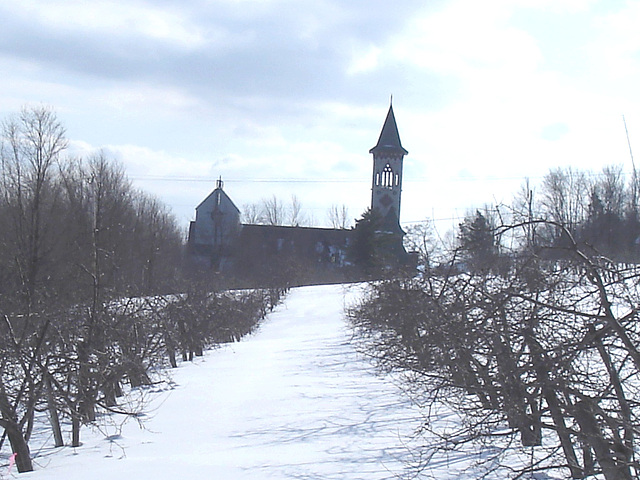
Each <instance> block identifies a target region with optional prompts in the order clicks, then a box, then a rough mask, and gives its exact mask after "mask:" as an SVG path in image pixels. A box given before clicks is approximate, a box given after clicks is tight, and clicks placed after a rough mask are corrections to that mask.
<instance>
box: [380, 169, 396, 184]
mask: <svg viewBox="0 0 640 480" xmlns="http://www.w3.org/2000/svg"><path fill="white" fill-rule="evenodd" d="M393 177H394V175H393V169H392V168H391V165H389V164H388V163H387V164H386V165H385V166H384V169H383V170H382V186H383V187H385V188H393V183H394V178H393Z"/></svg>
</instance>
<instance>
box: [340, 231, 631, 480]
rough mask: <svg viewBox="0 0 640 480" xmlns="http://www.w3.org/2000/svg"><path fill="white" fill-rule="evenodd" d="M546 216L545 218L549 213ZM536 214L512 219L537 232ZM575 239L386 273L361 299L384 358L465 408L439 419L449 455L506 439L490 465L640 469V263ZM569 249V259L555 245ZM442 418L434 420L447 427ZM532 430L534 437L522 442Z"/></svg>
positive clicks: (616, 479) (361, 324) (364, 327)
mask: <svg viewBox="0 0 640 480" xmlns="http://www.w3.org/2000/svg"><path fill="white" fill-rule="evenodd" d="M536 222H539V223H541V224H542V223H546V222H544V221H537V220H536ZM528 227H529V225H524V224H518V225H503V226H498V227H497V229H498V233H500V230H513V229H517V230H519V231H520V232H521V234H522V235H526V234H527V233H526V232H528V231H530V230H529V229H528ZM550 227H553V228H554V229H556V228H558V229H560V230H562V235H563V236H564V237H565V238H567V243H566V244H563V246H561V247H557V246H554V245H553V244H551V245H546V246H544V248H543V250H542V251H540V250H538V251H537V252H531V251H528V252H527V253H526V254H522V255H521V256H519V257H517V258H516V259H514V261H513V263H512V264H511V266H510V270H509V271H503V272H501V274H500V275H497V274H487V272H486V271H483V272H469V273H463V274H461V273H459V272H455V273H454V274H446V271H443V272H441V273H444V274H441V275H429V276H422V277H413V278H407V279H395V280H392V281H388V282H382V283H380V282H377V283H375V284H373V285H372V286H371V294H370V296H369V297H367V298H366V299H365V300H364V301H363V302H362V304H361V305H359V306H358V307H357V308H356V309H355V310H354V311H353V312H352V318H353V319H354V322H355V325H356V326H357V327H358V328H359V329H360V331H361V332H364V334H365V335H368V338H369V339H370V340H369V342H375V345H376V347H377V352H378V355H379V358H380V361H381V362H383V364H385V365H387V366H389V367H391V368H401V369H403V370H405V371H410V372H413V374H412V375H411V377H410V378H411V379H413V381H414V382H417V383H414V385H412V386H411V387H410V388H411V390H412V391H414V392H416V391H420V398H422V399H424V400H425V401H426V402H427V403H428V402H433V403H434V404H435V403H438V402H439V403H440V404H442V403H445V404H446V405H448V406H449V407H450V408H452V409H453V410H454V411H456V412H458V414H459V415H460V416H461V418H462V420H461V422H460V428H459V429H456V430H455V431H453V432H450V433H447V432H442V431H435V432H434V433H435V434H436V435H437V436H438V438H439V439H441V440H442V443H440V445H441V446H442V448H444V449H445V450H446V452H447V453H446V454H447V455H449V454H450V452H451V451H452V450H455V449H460V448H462V445H464V444H465V443H467V442H469V443H471V444H473V445H474V448H476V447H480V446H482V445H487V444H489V445H494V446H496V447H497V449H494V450H493V454H492V455H490V456H489V457H487V456H485V457H484V458H490V459H491V460H490V462H488V463H487V464H486V468H487V469H494V470H498V471H500V474H501V475H503V476H504V477H511V478H522V477H523V476H525V475H528V474H530V473H534V472H537V471H543V470H549V471H553V470H555V471H564V472H566V473H565V474H568V475H569V476H571V478H576V479H578V478H580V479H581V478H586V477H590V476H594V475H602V476H603V477H604V478H605V479H607V480H621V479H622V480H630V479H631V478H636V476H637V475H638V462H637V460H636V458H635V452H636V450H637V445H638V441H637V434H636V432H637V430H638V427H640V420H639V419H640V404H638V403H637V402H634V401H633V400H632V399H633V398H635V397H636V395H637V394H638V387H637V385H638V382H639V381H640V351H639V350H638V347H637V345H638V343H639V341H640V328H639V327H638V321H637V320H638V319H637V316H638V313H637V312H638V306H637V300H636V299H637V298H638V296H639V295H640V291H639V287H638V279H640V270H639V269H638V268H636V267H635V266H634V267H627V268H625V267H623V266H620V265H617V264H615V263H612V262H610V261H608V260H607V259H606V258H604V257H601V256H598V255H596V254H594V253H593V252H592V251H585V250H583V249H582V248H581V247H580V245H579V243H578V242H577V241H576V240H575V239H574V238H573V235H572V234H571V233H570V232H569V231H568V230H567V229H566V228H565V227H563V226H562V225H559V224H554V225H550ZM559 248H561V249H563V250H564V255H563V257H562V258H563V260H562V261H561V262H558V261H556V260H553V258H555V257H554V256H553V255H552V256H547V255H546V254H544V252H545V251H547V250H548V251H552V250H556V249H559ZM431 420H432V421H431V422H429V424H428V425H427V426H425V429H426V430H427V431H428V430H429V429H430V428H437V427H433V426H437V422H436V421H433V420H434V419H431ZM516 444H519V445H520V446H521V448H518V447H516Z"/></svg>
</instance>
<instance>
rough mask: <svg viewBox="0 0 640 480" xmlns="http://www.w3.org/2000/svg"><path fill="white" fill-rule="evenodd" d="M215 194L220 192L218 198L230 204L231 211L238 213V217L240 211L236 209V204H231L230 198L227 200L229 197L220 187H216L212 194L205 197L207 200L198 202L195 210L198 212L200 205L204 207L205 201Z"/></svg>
mask: <svg viewBox="0 0 640 480" xmlns="http://www.w3.org/2000/svg"><path fill="white" fill-rule="evenodd" d="M216 192H220V196H221V197H222V198H225V199H226V200H227V201H228V202H229V203H230V204H231V206H232V207H233V209H234V210H236V212H238V215H240V209H239V208H238V207H236V204H235V203H233V200H231V198H229V195H227V194H226V193H225V191H224V190H222V187H221V186H218V187H217V188H216V189H215V190H214V191H213V192H211V193H210V194H209V195H207V198H205V199H204V200H203V201H201V202H200V204H199V205H198V206H197V207H196V210H198V209H199V208H200V207H202V205H204V204H205V203H206V202H207V200H209V198H211V197H212V196H214V195H215V194H216Z"/></svg>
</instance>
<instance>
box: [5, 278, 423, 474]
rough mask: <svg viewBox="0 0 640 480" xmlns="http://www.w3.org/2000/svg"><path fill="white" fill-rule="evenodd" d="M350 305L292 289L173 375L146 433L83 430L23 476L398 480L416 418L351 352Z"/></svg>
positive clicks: (339, 297)
mask: <svg viewBox="0 0 640 480" xmlns="http://www.w3.org/2000/svg"><path fill="white" fill-rule="evenodd" d="M349 298H350V293H349V292H348V291H347V290H345V288H344V287H342V286H340V285H336V286H318V287H304V288H298V289H294V290H293V291H292V292H291V293H290V294H289V296H288V297H287V298H286V300H285V303H284V304H283V305H281V306H280V307H279V308H278V309H277V310H276V311H275V312H274V313H272V314H271V315H270V316H269V317H268V318H267V320H266V321H265V322H264V324H263V325H262V327H261V328H260V330H259V331H258V332H257V333H256V334H255V335H253V336H251V337H249V338H247V339H245V340H244V341H242V342H239V343H236V344H231V345H228V346H224V347H223V348H221V349H218V350H214V351H210V352H208V353H207V354H206V357H205V360H204V361H198V362H195V363H194V364H183V365H181V366H180V368H178V369H177V370H176V371H175V372H174V381H175V383H176V388H175V389H173V390H171V391H170V392H169V393H164V394H160V397H159V400H158V401H156V407H155V410H154V411H153V412H152V413H151V414H150V415H149V417H150V418H148V419H147V420H146V421H145V425H144V429H140V428H139V427H138V425H137V424H136V423H135V422H129V423H128V424H127V425H126V426H125V428H124V429H123V431H122V433H121V436H120V437H118V438H116V439H115V440H114V439H112V440H107V439H105V437H104V435H102V434H100V433H99V432H94V433H92V432H91V431H90V430H89V429H85V430H83V441H84V445H83V447H81V448H79V449H77V450H75V451H74V449H71V448H69V447H64V448H63V450H62V451H60V450H58V451H56V452H55V453H54V452H53V451H52V450H50V449H43V450H42V451H41V452H40V454H39V456H38V458H36V465H37V468H38V470H37V471H36V472H33V473H30V474H26V475H21V476H20V478H29V479H34V480H42V479H65V480H75V479H78V480H79V479H83V480H84V479H87V478H91V479H93V480H100V479H112V478H113V479H116V478H118V479H127V478H136V479H154V480H165V479H189V480H199V479H207V480H210V479H224V480H233V479H345V480H346V479H349V480H355V479H366V480H374V479H385V478H398V477H399V476H402V474H403V471H404V468H405V466H404V464H403V462H402V459H403V458H405V457H407V455H409V452H408V450H407V445H406V443H407V441H408V440H407V436H410V435H411V433H412V432H413V430H414V429H415V428H416V427H417V426H418V425H419V421H420V420H419V412H418V410H417V409H416V408H414V407H412V406H411V405H410V404H409V402H408V401H407V400H406V398H405V397H404V396H403V395H402V394H401V392H400V391H399V389H398V388H397V387H396V386H395V385H393V383H392V382H390V381H389V380H388V379H385V378H383V377H380V376H377V375H376V373H375V370H374V368H373V367H372V366H371V365H370V364H369V363H368V362H367V361H366V360H365V359H363V358H361V356H360V355H358V354H357V353H356V352H355V350H354V347H353V346H352V345H351V344H350V341H349V340H350V337H349V335H350V333H349V329H348V327H347V325H346V323H345V320H344V313H343V310H344V303H345V301H346V302H348V301H349ZM32 449H33V450H34V452H33V453H36V452H35V450H37V446H36V445H33V447H32ZM2 473H3V474H4V472H2Z"/></svg>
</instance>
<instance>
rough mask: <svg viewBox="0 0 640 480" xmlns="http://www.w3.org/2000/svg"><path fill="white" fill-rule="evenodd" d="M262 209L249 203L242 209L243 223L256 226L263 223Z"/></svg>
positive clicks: (255, 204)
mask: <svg viewBox="0 0 640 480" xmlns="http://www.w3.org/2000/svg"><path fill="white" fill-rule="evenodd" d="M261 210H262V209H261V207H260V205H259V204H257V203H247V204H245V205H244V206H243V208H242V223H246V224H249V225H255V224H259V223H261V220H262V213H261Z"/></svg>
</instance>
